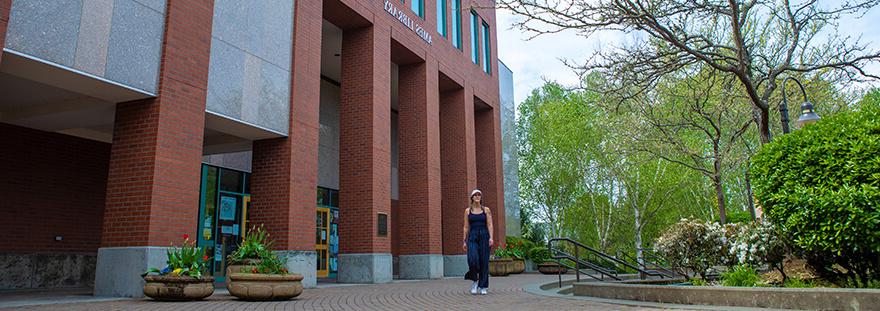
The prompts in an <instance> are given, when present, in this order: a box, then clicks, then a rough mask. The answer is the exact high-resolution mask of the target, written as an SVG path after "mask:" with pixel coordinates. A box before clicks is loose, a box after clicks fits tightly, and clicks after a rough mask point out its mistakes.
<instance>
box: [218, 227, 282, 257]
mask: <svg viewBox="0 0 880 311" xmlns="http://www.w3.org/2000/svg"><path fill="white" fill-rule="evenodd" d="M271 253H272V241H270V240H269V233H268V232H266V229H265V228H264V227H263V226H262V225H260V227H257V226H253V227H251V229H250V230H248V234H247V235H245V237H244V239H242V241H241V244H239V245H238V248H237V249H235V251H233V252H232V254H229V256H227V261H228V262H229V263H230V264H241V263H244V261H245V260H247V259H260V258H263V257H266V256H269V254H271Z"/></svg>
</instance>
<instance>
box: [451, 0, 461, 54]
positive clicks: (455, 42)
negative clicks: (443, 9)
mask: <svg viewBox="0 0 880 311" xmlns="http://www.w3.org/2000/svg"><path fill="white" fill-rule="evenodd" d="M452 46H454V47H457V48H458V49H459V50H460V49H461V0H452Z"/></svg>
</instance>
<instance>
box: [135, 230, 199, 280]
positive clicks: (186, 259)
mask: <svg viewBox="0 0 880 311" xmlns="http://www.w3.org/2000/svg"><path fill="white" fill-rule="evenodd" d="M166 255H167V256H168V260H167V261H166V264H167V265H166V266H165V267H164V268H162V269H157V268H150V269H149V270H147V272H144V273H143V274H142V275H141V276H145V275H147V274H150V273H155V274H158V275H169V276H189V277H194V278H201V277H202V274H203V273H205V271H206V267H207V263H208V256H207V255H205V250H203V249H202V248H201V247H197V246H195V242H194V241H190V240H189V235H188V234H184V235H183V246H181V247H173V246H172V247H171V248H169V249H168V251H166Z"/></svg>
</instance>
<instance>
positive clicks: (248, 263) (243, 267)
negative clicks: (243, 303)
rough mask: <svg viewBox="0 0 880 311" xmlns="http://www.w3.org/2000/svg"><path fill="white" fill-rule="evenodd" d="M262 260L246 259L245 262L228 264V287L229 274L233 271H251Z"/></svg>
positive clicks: (227, 283) (227, 282) (227, 284)
mask: <svg viewBox="0 0 880 311" xmlns="http://www.w3.org/2000/svg"><path fill="white" fill-rule="evenodd" d="M260 262H262V260H260V259H245V260H244V262H241V263H236V264H231V265H228V266H226V275H227V277H226V287H227V288H229V277H228V276H229V275H230V274H233V273H251V269H253V268H256V267H257V264H259V263H260Z"/></svg>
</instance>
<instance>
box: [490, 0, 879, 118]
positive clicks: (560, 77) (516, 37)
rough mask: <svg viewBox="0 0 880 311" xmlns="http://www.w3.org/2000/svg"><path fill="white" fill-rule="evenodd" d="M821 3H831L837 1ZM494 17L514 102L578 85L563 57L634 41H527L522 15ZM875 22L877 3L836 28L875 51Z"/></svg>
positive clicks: (620, 37) (618, 36)
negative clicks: (545, 87)
mask: <svg viewBox="0 0 880 311" xmlns="http://www.w3.org/2000/svg"><path fill="white" fill-rule="evenodd" d="M822 2H823V4H825V3H828V4H834V3H835V2H838V1H833V0H832V1H822ZM496 18H497V27H498V29H497V31H498V56H499V59H500V60H501V61H502V62H504V64H506V65H507V67H509V68H510V70H512V71H513V85H514V98H515V101H516V103H517V104H519V103H521V102H522V101H523V100H525V99H526V97H528V95H529V94H530V93H531V92H532V90H533V89H535V88H537V87H539V86H541V85H542V84H543V83H544V81H545V80H550V81H556V82H559V83H561V84H563V85H569V86H573V85H577V82H578V77H577V75H576V74H575V73H574V72H573V71H572V70H571V69H570V68H568V67H566V66H565V65H564V64H563V63H562V59H568V60H571V61H574V62H577V63H583V62H585V61H586V60H587V59H588V58H589V57H590V56H591V55H592V54H593V53H594V52H595V51H597V50H598V49H601V48H602V47H606V48H607V47H610V46H614V45H619V44H620V43H626V42H629V41H631V40H633V39H632V37H631V36H628V35H626V34H623V33H621V32H605V33H598V34H594V35H593V36H591V37H589V38H585V37H583V36H579V35H577V34H576V33H575V32H573V31H564V32H561V33H556V34H549V35H543V36H539V37H537V38H534V39H531V40H528V38H529V37H530V36H531V35H530V34H527V33H524V32H523V31H521V30H519V29H512V28H511V27H512V26H511V25H512V24H513V23H514V22H515V21H517V20H519V19H521V17H519V16H515V15H513V13H512V12H510V11H507V10H502V9H498V10H497V11H496ZM872 25H873V29H872ZM878 25H880V6H878V7H874V8H873V9H871V10H870V11H868V13H867V14H865V16H863V17H861V18H855V17H852V16H850V17H845V19H842V20H841V21H840V28H839V31H840V33H841V34H845V35H851V36H853V37H858V36H861V38H862V41H863V42H864V43H868V44H869V47H871V48H873V49H875V50H877V49H880V26H878ZM867 69H868V72H871V73H874V74H880V65H878V64H875V65H873V66H870V67H868V68H867ZM874 85H875V86H880V82H875V83H874Z"/></svg>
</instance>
